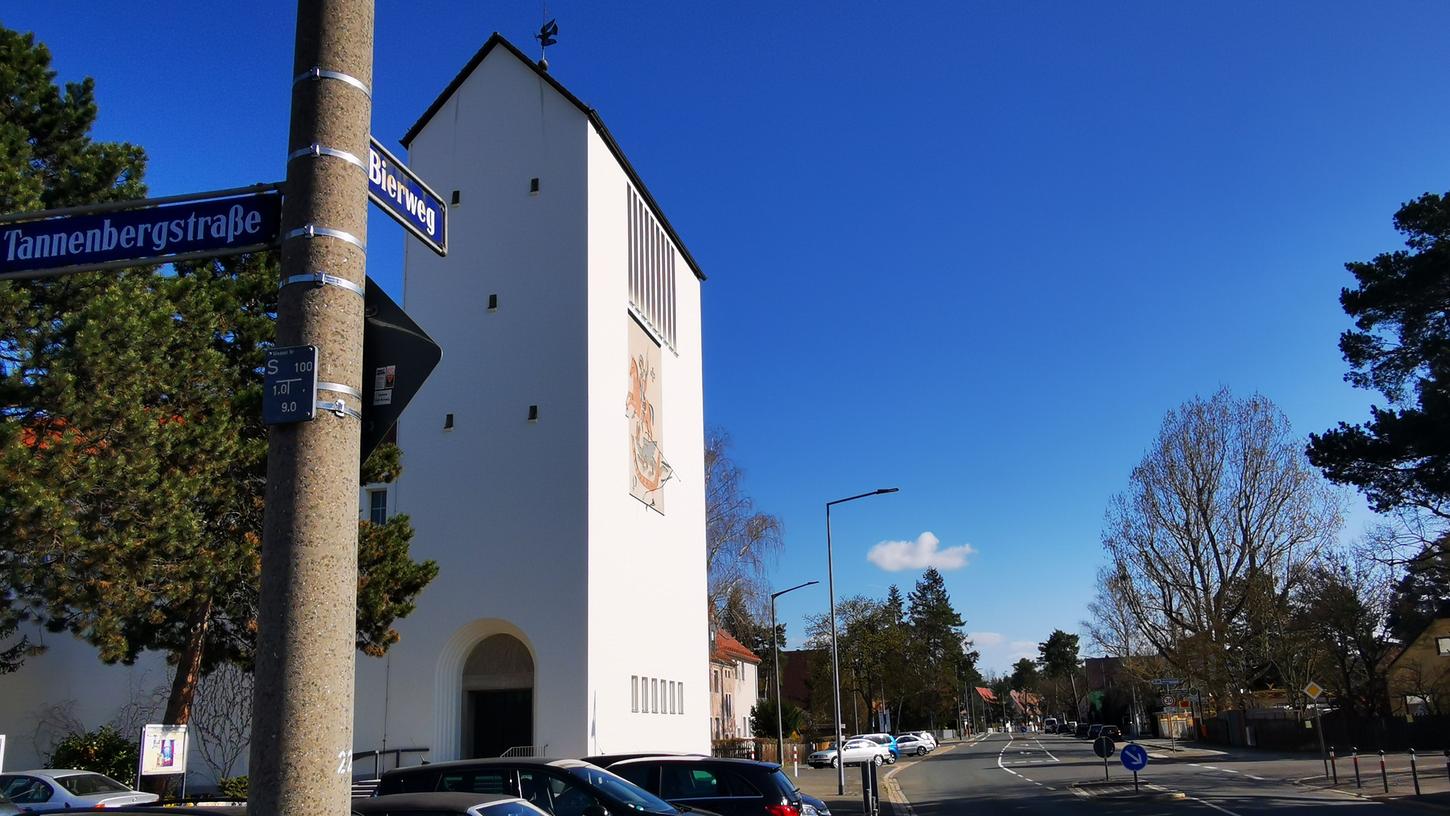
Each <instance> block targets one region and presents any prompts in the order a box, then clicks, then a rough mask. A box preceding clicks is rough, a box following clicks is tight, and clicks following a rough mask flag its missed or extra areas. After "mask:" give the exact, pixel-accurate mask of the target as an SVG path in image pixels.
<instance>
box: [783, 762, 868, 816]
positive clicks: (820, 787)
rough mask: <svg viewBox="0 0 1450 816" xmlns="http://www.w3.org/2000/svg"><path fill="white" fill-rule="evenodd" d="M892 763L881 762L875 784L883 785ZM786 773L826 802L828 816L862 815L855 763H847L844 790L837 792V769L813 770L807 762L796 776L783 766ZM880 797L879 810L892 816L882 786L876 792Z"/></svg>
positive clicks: (858, 769) (859, 775) (857, 772)
mask: <svg viewBox="0 0 1450 816" xmlns="http://www.w3.org/2000/svg"><path fill="white" fill-rule="evenodd" d="M890 767H891V766H889V765H883V766H881V767H880V768H879V769H878V770H877V775H876V779H877V784H880V785H882V787H883V788H884V787H885V784H884V778H885V776H886V772H887V771H888V770H889V769H890ZM785 775H786V776H790V777H791V781H792V782H794V783H796V786H797V787H799V788H800V789H801V790H802V791H805V792H806V793H808V794H810V795H811V796H814V797H816V798H817V799H820V800H822V801H824V802H825V803H826V806H827V807H829V808H830V809H831V816H865V813H866V808H865V804H864V803H863V802H862V800H861V769H860V768H859V767H857V766H855V765H848V766H846V793H845V795H844V796H843V795H841V794H838V793H836V780H837V776H836V769H834V768H821V769H819V770H818V769H815V768H812V767H810V766H808V765H802V766H801V775H800V776H799V777H794V776H791V771H790V768H786V769H785ZM879 797H880V800H881V811H882V813H883V814H886V816H891V811H890V807H891V805H890V804H889V803H888V802H887V801H886V792H885V790H884V789H883V790H882V791H881V793H880V794H879Z"/></svg>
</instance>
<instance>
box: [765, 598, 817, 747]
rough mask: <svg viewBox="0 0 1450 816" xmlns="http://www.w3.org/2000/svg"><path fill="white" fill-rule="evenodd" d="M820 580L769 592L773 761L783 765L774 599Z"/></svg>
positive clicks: (778, 652) (778, 658)
mask: <svg viewBox="0 0 1450 816" xmlns="http://www.w3.org/2000/svg"><path fill="white" fill-rule="evenodd" d="M819 583H820V581H806V582H805V583H804V584H799V585H797V586H793V587H791V588H790V589H782V590H781V591H779V592H772V593H770V651H771V654H773V655H775V761H776V762H779V763H780V766H781V767H782V768H784V767H785V726H784V725H783V724H782V723H781V719H782V718H781V714H780V708H781V704H782V701H781V699H780V639H779V637H778V636H777V634H776V633H777V632H778V631H779V629H778V627H777V626H776V624H775V599H776V598H779V597H780V596H782V595H784V594H786V593H787V592H795V591H796V590H797V589H805V588H806V587H808V586H814V585H816V584H819Z"/></svg>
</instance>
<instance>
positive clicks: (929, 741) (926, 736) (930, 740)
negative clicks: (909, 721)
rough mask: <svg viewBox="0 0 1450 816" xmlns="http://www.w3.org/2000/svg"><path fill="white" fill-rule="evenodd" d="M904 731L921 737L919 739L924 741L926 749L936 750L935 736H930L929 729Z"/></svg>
mask: <svg viewBox="0 0 1450 816" xmlns="http://www.w3.org/2000/svg"><path fill="white" fill-rule="evenodd" d="M906 733H908V734H910V735H912V736H914V737H921V741H922V742H924V743H926V749H927V750H928V751H935V750H936V746H937V742H936V737H934V736H932V733H931V732H930V731H907V732H906Z"/></svg>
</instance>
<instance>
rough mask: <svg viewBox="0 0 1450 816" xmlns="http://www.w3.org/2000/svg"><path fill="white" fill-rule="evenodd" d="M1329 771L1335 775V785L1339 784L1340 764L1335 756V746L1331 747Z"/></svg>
mask: <svg viewBox="0 0 1450 816" xmlns="http://www.w3.org/2000/svg"><path fill="white" fill-rule="evenodd" d="M1329 770H1330V772H1331V773H1333V774H1334V784H1335V785H1338V784H1339V763H1338V762H1337V761H1336V757H1335V756H1334V746H1333V745H1331V746H1329Z"/></svg>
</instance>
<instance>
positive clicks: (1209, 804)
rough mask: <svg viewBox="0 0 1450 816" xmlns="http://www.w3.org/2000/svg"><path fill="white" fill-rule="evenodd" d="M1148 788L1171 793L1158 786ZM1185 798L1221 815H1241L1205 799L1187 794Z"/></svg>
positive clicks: (1184, 795)
mask: <svg viewBox="0 0 1450 816" xmlns="http://www.w3.org/2000/svg"><path fill="white" fill-rule="evenodd" d="M1147 787H1150V788H1152V789H1153V790H1156V791H1161V792H1163V793H1168V792H1169V791H1168V789H1167V788H1163V787H1160V786H1158V785H1148V786H1147ZM1183 798H1184V799H1187V800H1188V801H1190V802H1197V803H1199V804H1200V805H1204V806H1206V807H1211V808H1213V809H1214V810H1216V811H1218V812H1220V813H1227V814H1228V816H1239V814H1237V813H1235V812H1233V811H1232V810H1229V809H1228V808H1226V807H1223V806H1221V805H1215V804H1214V803H1212V802H1209V801H1205V800H1203V799H1199V798H1198V797H1197V796H1189V795H1188V794H1187V793H1184V794H1183Z"/></svg>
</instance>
